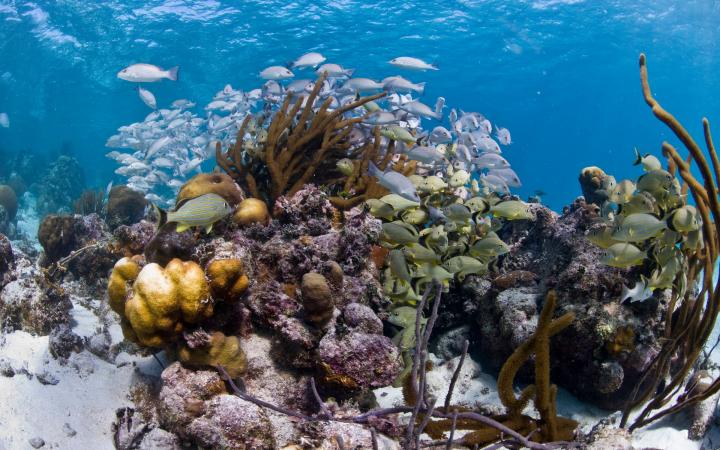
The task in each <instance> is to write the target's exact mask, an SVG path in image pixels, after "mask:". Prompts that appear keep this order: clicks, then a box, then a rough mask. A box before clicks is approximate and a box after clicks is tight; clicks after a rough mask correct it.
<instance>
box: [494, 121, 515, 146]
mask: <svg viewBox="0 0 720 450" xmlns="http://www.w3.org/2000/svg"><path fill="white" fill-rule="evenodd" d="M495 137H496V138H497V140H498V142H500V143H501V144H502V145H510V144H512V138H511V137H510V131H508V129H507V128H502V127H498V126H497V125H496V126H495Z"/></svg>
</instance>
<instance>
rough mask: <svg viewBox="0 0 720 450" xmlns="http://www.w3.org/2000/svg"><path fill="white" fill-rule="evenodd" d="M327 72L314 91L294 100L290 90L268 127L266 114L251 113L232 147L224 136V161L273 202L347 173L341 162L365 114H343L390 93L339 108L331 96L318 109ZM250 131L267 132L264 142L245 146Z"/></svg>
mask: <svg viewBox="0 0 720 450" xmlns="http://www.w3.org/2000/svg"><path fill="white" fill-rule="evenodd" d="M325 77H326V75H321V76H320V78H318V80H317V81H316V82H315V87H314V88H313V90H312V92H311V93H310V94H309V95H308V96H307V97H303V96H299V97H298V98H297V100H296V101H295V103H293V104H292V105H291V96H287V97H286V98H285V101H284V102H283V104H282V106H281V107H280V109H279V110H278V111H277V112H276V113H275V115H274V116H273V117H272V120H271V121H270V124H269V125H268V126H267V128H263V123H264V122H265V117H264V116H259V117H258V118H257V119H256V118H255V117H254V116H252V115H248V116H247V117H246V118H245V120H244V121H243V122H242V125H241V126H240V129H239V131H238V134H237V140H236V141H235V144H234V145H233V147H232V148H230V149H228V151H227V152H223V151H222V148H221V146H220V143H219V142H218V145H217V147H216V152H215V156H216V160H217V163H218V165H219V166H220V167H222V169H223V170H225V172H227V173H228V174H229V175H230V176H231V177H232V178H233V179H235V181H236V182H237V183H238V184H239V185H240V186H241V187H242V188H243V189H244V190H245V191H246V192H248V193H249V194H250V195H252V196H253V197H255V198H258V199H262V200H265V201H266V202H267V203H268V204H270V205H272V204H274V203H275V200H276V199H277V198H278V197H280V196H281V195H288V196H292V195H293V194H294V193H296V192H297V191H299V190H300V189H302V187H303V186H304V185H305V184H307V183H316V184H327V185H330V184H334V182H333V180H334V179H337V178H339V179H343V178H344V177H343V176H342V174H341V173H339V171H338V169H337V167H336V163H337V161H339V160H340V159H342V158H348V157H349V158H352V156H349V155H351V154H352V152H351V142H350V140H349V139H348V136H349V135H350V132H351V131H352V130H353V125H354V124H356V123H359V122H361V120H362V118H351V119H345V118H343V114H344V113H346V112H348V111H351V110H353V109H355V108H358V107H360V106H362V105H364V104H366V103H368V102H370V101H372V100H375V99H377V98H380V97H382V96H384V95H385V94H375V95H372V96H369V97H363V98H360V99H358V100H356V101H354V102H352V103H350V104H348V105H345V106H342V107H340V108H337V109H335V110H333V111H329V107H330V104H331V99H330V98H328V99H327V100H326V101H325V102H323V104H322V105H321V106H320V107H319V109H318V110H317V111H315V100H316V99H317V97H318V93H319V92H320V89H321V87H322V86H323V81H324V80H325ZM246 132H252V133H253V134H255V135H261V136H262V137H260V138H256V141H257V144H258V147H257V148H256V147H253V148H252V149H248V150H251V151H246V150H245V147H246V145H247V144H246V142H245V140H244V136H245V133H246ZM249 144H250V145H252V143H249ZM250 154H252V156H250V157H249V158H248V156H249V155H250Z"/></svg>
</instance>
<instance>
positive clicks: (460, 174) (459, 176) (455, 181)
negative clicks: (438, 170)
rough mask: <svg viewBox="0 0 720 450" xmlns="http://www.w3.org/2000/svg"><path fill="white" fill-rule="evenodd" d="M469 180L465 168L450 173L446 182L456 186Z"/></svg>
mask: <svg viewBox="0 0 720 450" xmlns="http://www.w3.org/2000/svg"><path fill="white" fill-rule="evenodd" d="M469 180H470V174H469V173H468V172H467V171H465V170H458V171H456V172H455V173H453V174H452V176H451V177H450V180H449V181H448V184H449V185H450V187H453V188H456V187H459V186H465V185H466V184H467V182H468V181H469Z"/></svg>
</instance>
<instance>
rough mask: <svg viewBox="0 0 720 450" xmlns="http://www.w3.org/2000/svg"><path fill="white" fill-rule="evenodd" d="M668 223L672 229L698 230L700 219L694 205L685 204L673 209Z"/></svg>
mask: <svg viewBox="0 0 720 450" xmlns="http://www.w3.org/2000/svg"><path fill="white" fill-rule="evenodd" d="M668 225H669V227H670V229H672V230H674V231H679V232H682V233H688V232H690V231H697V230H699V229H700V225H701V220H700V216H699V215H698V212H697V209H696V208H695V207H694V206H692V205H685V206H683V207H682V208H678V209H676V210H675V211H673V213H672V215H671V216H670V221H669V223H668Z"/></svg>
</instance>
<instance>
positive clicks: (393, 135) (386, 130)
mask: <svg viewBox="0 0 720 450" xmlns="http://www.w3.org/2000/svg"><path fill="white" fill-rule="evenodd" d="M380 134H381V135H383V136H385V137H386V138H388V139H392V140H394V141H402V142H407V143H409V144H413V143H415V137H414V136H413V135H412V134H410V132H409V131H408V130H407V129H406V128H403V127H400V126H397V125H391V126H385V127H382V128H380Z"/></svg>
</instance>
